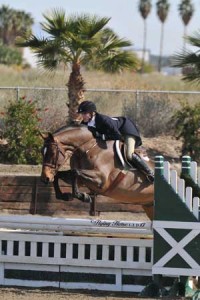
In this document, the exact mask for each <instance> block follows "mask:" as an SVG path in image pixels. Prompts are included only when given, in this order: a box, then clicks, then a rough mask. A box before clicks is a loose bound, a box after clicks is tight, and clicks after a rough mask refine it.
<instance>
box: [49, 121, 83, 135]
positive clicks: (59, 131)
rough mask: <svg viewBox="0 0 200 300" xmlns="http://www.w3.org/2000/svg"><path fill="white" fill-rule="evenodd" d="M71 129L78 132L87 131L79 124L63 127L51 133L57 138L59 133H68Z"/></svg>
mask: <svg viewBox="0 0 200 300" xmlns="http://www.w3.org/2000/svg"><path fill="white" fill-rule="evenodd" d="M73 129H80V130H88V127H87V126H86V125H84V124H79V125H64V126H62V127H60V128H58V129H56V130H55V131H54V133H53V136H57V135H59V134H61V133H65V132H66V131H70V130H73Z"/></svg>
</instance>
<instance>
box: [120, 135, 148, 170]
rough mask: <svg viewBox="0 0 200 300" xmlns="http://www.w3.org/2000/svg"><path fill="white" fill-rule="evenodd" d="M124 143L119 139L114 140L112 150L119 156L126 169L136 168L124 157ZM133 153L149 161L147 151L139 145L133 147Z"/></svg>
mask: <svg viewBox="0 0 200 300" xmlns="http://www.w3.org/2000/svg"><path fill="white" fill-rule="evenodd" d="M125 147H126V145H125V144H124V143H122V142H120V141H119V140H117V141H115V143H114V150H115V152H116V154H117V157H118V158H119V160H120V162H121V164H122V166H123V168H127V169H134V170H135V169H137V168H136V167H135V166H134V165H132V164H131V162H130V161H129V160H128V159H127V157H126V151H125V150H126V149H125ZM135 153H136V154H137V155H138V156H139V157H141V158H142V159H143V160H144V161H149V160H150V159H149V157H148V154H147V151H146V149H145V148H144V147H142V146H140V147H138V148H136V149H135Z"/></svg>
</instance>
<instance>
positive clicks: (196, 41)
mask: <svg viewBox="0 0 200 300" xmlns="http://www.w3.org/2000/svg"><path fill="white" fill-rule="evenodd" d="M186 42H188V43H189V44H190V45H191V46H193V47H196V48H197V50H196V51H192V50H187V51H186V50H185V51H182V52H179V53H176V54H175V55H174V56H173V59H172V65H173V66H174V67H178V68H183V80H186V81H190V82H196V83H200V30H198V31H197V32H195V33H194V34H193V35H192V36H187V37H186Z"/></svg>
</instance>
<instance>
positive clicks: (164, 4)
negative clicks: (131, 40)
mask: <svg viewBox="0 0 200 300" xmlns="http://www.w3.org/2000/svg"><path fill="white" fill-rule="evenodd" d="M169 8H170V4H169V2H168V0H158V1H157V2H156V10H157V15H158V18H159V19H160V21H161V36H160V55H159V59H158V71H159V72H160V71H161V66H162V53H163V41H164V23H165V21H166V18H167V16H168V13H169Z"/></svg>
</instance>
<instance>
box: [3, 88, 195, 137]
mask: <svg viewBox="0 0 200 300" xmlns="http://www.w3.org/2000/svg"><path fill="white" fill-rule="evenodd" d="M67 93H68V91H67V89H66V88H38V87H31V88H30V87H0V112H2V113H3V112H4V111H5V110H6V107H7V105H8V103H9V101H17V100H18V99H19V98H20V97H26V99H27V100H32V101H36V103H37V107H38V109H40V110H41V113H40V114H41V119H42V121H41V129H43V130H51V131H52V130H55V129H56V128H59V127H61V126H63V125H64V124H65V123H66V120H67V118H68V108H67V105H66V103H67V102H68V95H67ZM85 99H87V100H91V101H94V102H95V103H96V105H97V109H98V111H99V112H101V113H103V114H108V115H110V116H120V115H126V116H128V117H129V118H130V119H132V120H134V121H135V122H136V124H137V125H138V127H139V128H140V131H141V133H142V135H144V136H147V137H148V136H156V135H160V134H167V133H169V131H170V130H172V129H173V124H172V122H171V117H172V115H173V114H174V112H175V111H176V110H177V109H180V108H181V105H180V103H181V102H182V101H188V103H189V104H190V105H194V104H195V103H198V102H199V101H200V92H197V91H150V90H149V91H146V90H102V89H101V90H98V89H88V90H86V91H85ZM0 125H2V121H1V123H0Z"/></svg>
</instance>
